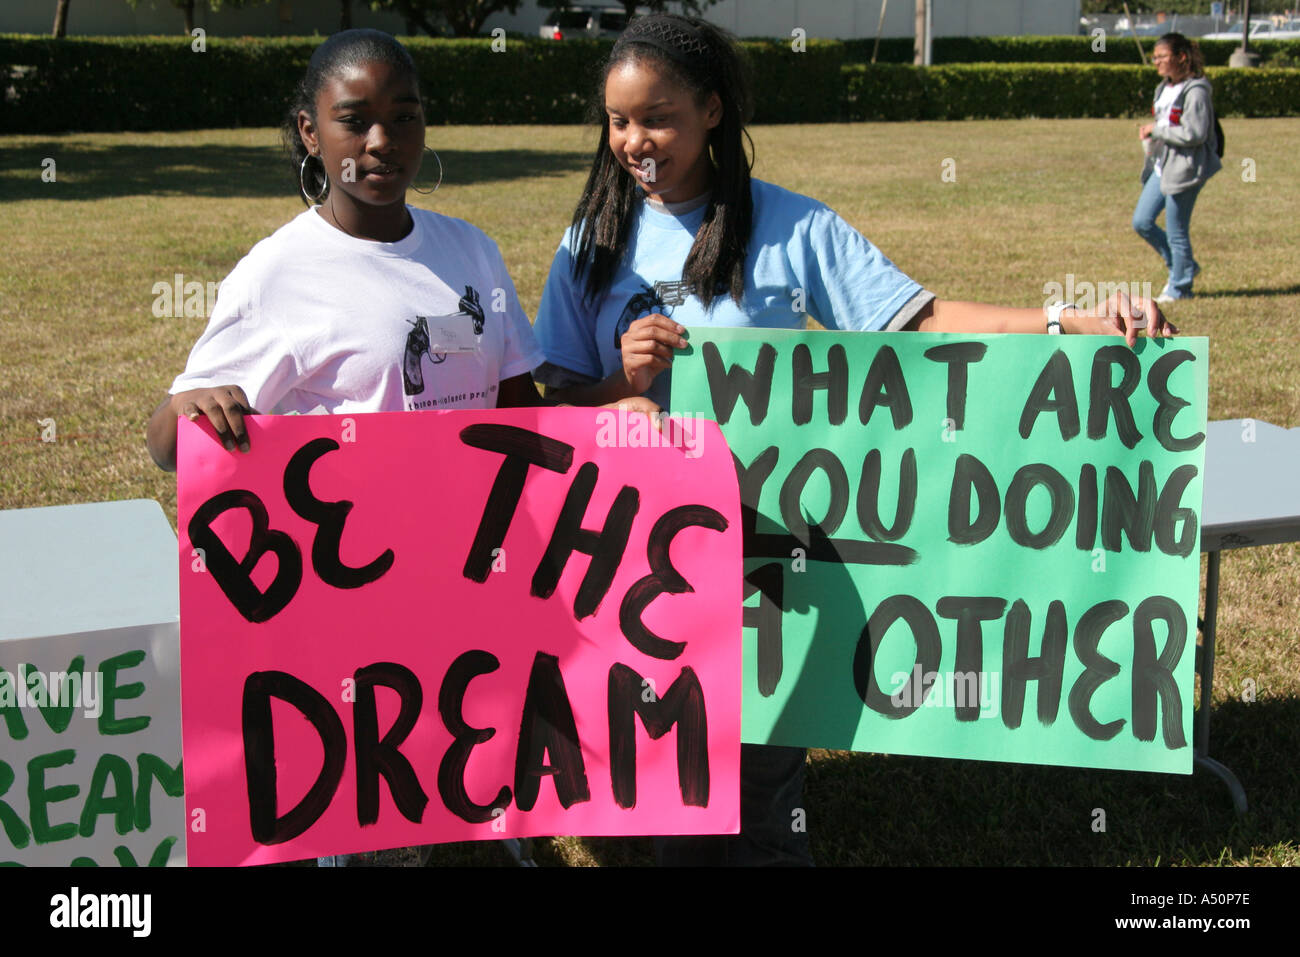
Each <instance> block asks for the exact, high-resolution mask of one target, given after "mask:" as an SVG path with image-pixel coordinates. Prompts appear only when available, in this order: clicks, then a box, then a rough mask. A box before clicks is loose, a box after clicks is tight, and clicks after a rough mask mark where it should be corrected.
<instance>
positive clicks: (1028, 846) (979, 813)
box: [806, 698, 1300, 866]
mask: <svg viewBox="0 0 1300 957" xmlns="http://www.w3.org/2000/svg"><path fill="white" fill-rule="evenodd" d="M1121 733H1124V732H1121ZM1298 753H1300V700H1297V699H1294V698H1286V699H1279V700H1261V701H1256V702H1253V703H1249V704H1246V703H1242V702H1239V701H1231V702H1223V703H1221V704H1219V705H1216V707H1215V710H1214V715H1213V721H1212V729H1211V735H1210V754H1211V756H1212V757H1215V758H1217V759H1218V760H1220V761H1222V762H1223V763H1225V764H1227V765H1228V766H1229V767H1231V768H1232V770H1233V771H1234V772H1236V774H1237V776H1238V777H1239V778H1240V779H1241V783H1242V785H1243V786H1244V787H1245V789H1246V795H1247V798H1248V800H1249V803H1250V811H1249V813H1248V814H1247V815H1246V816H1244V817H1238V816H1237V815H1236V814H1235V812H1234V811H1233V807H1232V801H1231V798H1230V797H1229V795H1228V791H1227V788H1226V787H1225V786H1224V785H1223V784H1222V782H1220V781H1219V780H1218V779H1217V778H1215V777H1213V776H1212V775H1209V774H1207V773H1205V772H1202V771H1197V772H1196V773H1195V774H1193V775H1190V776H1184V775H1169V774H1155V773H1147V772H1134V771H1101V770H1095V769H1089V768H1067V767H1045V766H1040V765H1020V764H1001V763H994V762H978V761H952V760H944V759H938V758H917V757H902V756H886V755H875V754H850V753H848V752H838V751H837V752H827V753H826V754H825V755H823V756H821V757H820V760H816V761H814V762H813V764H812V765H811V767H810V768H809V780H808V787H807V794H806V797H807V799H808V802H809V833H810V835H811V836H812V838H813V853H814V856H815V858H816V860H817V863H818V864H819V865H823V866H827V865H829V866H835V865H875V866H900V865H901V866H909V865H919V866H943V865H961V866H976V865H983V866H997V865H1001V866H1015V865H1031V866H1032V865H1053V864H1054V865H1073V866H1116V865H1125V864H1133V865H1148V866H1150V865H1156V864H1170V863H1186V864H1192V865H1201V864H1214V863H1218V862H1220V861H1221V860H1226V859H1227V858H1232V859H1233V860H1235V861H1237V862H1245V861H1248V860H1250V859H1251V857H1252V855H1256V854H1257V855H1259V857H1260V858H1261V859H1262V861H1261V862H1264V861H1267V862H1271V863H1278V862H1279V859H1280V858H1283V857H1285V856H1286V855H1287V854H1288V853H1289V854H1291V855H1294V853H1295V845H1296V844H1297V843H1298V842H1300V767H1298V766H1297V765H1298V762H1297V758H1296V755H1297V754H1298ZM1098 812H1101V813H1100V814H1099V813H1098ZM1102 815H1104V817H1103V816H1102ZM1103 825H1104V828H1105V829H1104V830H1102V829H1101V828H1102V826H1103ZM1282 848H1289V851H1287V850H1280V849H1282ZM1279 851H1280V853H1279Z"/></svg>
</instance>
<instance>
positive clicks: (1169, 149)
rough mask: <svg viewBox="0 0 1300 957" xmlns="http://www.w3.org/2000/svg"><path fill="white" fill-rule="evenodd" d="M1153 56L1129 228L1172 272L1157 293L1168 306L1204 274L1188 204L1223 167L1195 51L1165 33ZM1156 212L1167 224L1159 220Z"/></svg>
mask: <svg viewBox="0 0 1300 957" xmlns="http://www.w3.org/2000/svg"><path fill="white" fill-rule="evenodd" d="M1151 58H1152V60H1153V61H1154V62H1155V65H1156V72H1157V73H1159V74H1160V77H1161V81H1160V85H1159V86H1157V87H1156V93H1155V101H1154V104H1153V105H1152V108H1151V112H1152V116H1153V119H1152V121H1151V122H1150V123H1147V124H1145V125H1143V126H1142V127H1141V128H1140V130H1139V131H1138V132H1139V136H1140V137H1141V139H1142V142H1143V144H1144V146H1145V147H1146V153H1147V161H1146V165H1145V166H1144V167H1143V170H1142V195H1141V196H1140V197H1138V202H1137V208H1136V209H1134V210H1133V228H1134V229H1135V230H1136V231H1137V234H1138V235H1139V236H1141V237H1142V238H1143V239H1145V240H1146V241H1147V242H1148V243H1150V244H1151V246H1152V248H1153V249H1155V251H1156V252H1158V253H1159V254H1160V258H1161V259H1163V260H1164V261H1165V266H1166V267H1168V269H1169V280H1168V282H1167V283H1165V288H1164V291H1163V292H1161V293H1160V295H1159V296H1157V297H1156V302H1159V303H1168V302H1173V301H1175V300H1177V299H1188V298H1190V297H1191V295H1192V280H1193V279H1195V278H1196V274H1197V273H1199V272H1200V271H1201V267H1200V264H1199V263H1197V261H1196V258H1195V257H1194V256H1193V255H1192V240H1191V235H1190V227H1191V219H1192V207H1193V206H1195V205H1196V197H1197V194H1199V193H1200V191H1201V187H1202V186H1204V185H1205V181H1206V180H1207V179H1209V178H1210V177H1211V176H1213V175H1214V174H1215V173H1217V172H1218V171H1219V170H1220V169H1221V168H1222V164H1221V163H1220V162H1219V141H1218V137H1217V135H1216V132H1215V126H1216V124H1215V119H1214V102H1213V98H1212V96H1211V94H1212V90H1211V87H1210V81H1209V80H1207V79H1206V78H1205V67H1204V63H1203V61H1202V59H1201V51H1200V48H1199V47H1197V45H1196V44H1195V43H1194V42H1192V41H1191V40H1188V39H1187V37H1185V36H1183V35H1182V34H1181V33H1166V34H1165V35H1164V36H1162V37H1161V38H1160V39H1159V40H1157V41H1156V46H1155V51H1154V52H1153V53H1152V57H1151ZM1161 210H1164V213H1165V228H1164V229H1161V228H1160V227H1159V226H1157V225H1156V218H1157V217H1159V215H1160V211H1161Z"/></svg>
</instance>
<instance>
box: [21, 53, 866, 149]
mask: <svg viewBox="0 0 1300 957" xmlns="http://www.w3.org/2000/svg"><path fill="white" fill-rule="evenodd" d="M319 42H320V41H319V39H312V38H284V39H281V38H268V39H263V38H257V39H249V38H245V39H225V38H219V37H213V38H209V39H208V41H207V49H206V50H205V51H204V52H201V53H198V52H194V51H192V50H191V47H190V41H189V40H187V39H185V38H167V37H139V38H136V37H132V38H109V39H92V40H85V39H64V40H54V39H51V38H48V37H20V36H0V70H3V71H4V74H3V75H6V76H8V77H9V82H8V84H7V85H8V87H9V90H8V93H7V95H6V96H5V97H4V98H3V106H2V110H3V111H2V112H0V129H3V130H6V131H11V132H12V131H19V130H21V131H27V132H56V131H61V130H150V129H152V130H159V129H195V128H203V127H237V126H272V125H276V124H278V123H279V122H280V119H281V116H282V113H283V111H284V109H285V107H286V105H287V103H288V101H289V97H290V96H291V94H292V92H293V86H294V83H295V82H296V81H297V79H298V78H299V77H301V76H302V74H303V72H304V70H305V69H306V65H307V60H308V58H309V57H310V56H311V52H312V50H313V49H315V47H316V45H317V44H318V43H319ZM403 42H404V43H405V45H406V47H407V49H408V50H409V51H410V52H411V56H412V58H413V59H414V60H415V62H416V65H417V67H418V68H419V71H420V79H421V85H422V93H423V95H424V98H425V103H426V108H427V110H428V117H429V122H430V123H578V122H581V121H582V120H583V119H584V117H585V115H586V110H587V106H588V102H589V99H590V96H591V93H592V91H593V90H594V88H595V82H596V78H597V77H598V75H599V70H600V66H601V64H602V63H603V62H604V60H605V58H606V57H607V56H608V54H609V48H610V41H608V40H566V41H564V42H563V43H555V42H552V41H550V40H541V39H540V38H537V39H527V40H526V39H522V38H511V39H509V40H507V41H506V49H505V51H503V52H500V53H497V52H493V50H492V47H491V41H490V40H488V39H481V40H480V39H466V40H441V39H433V38H428V37H417V38H407V39H405V40H403ZM744 47H745V50H746V52H747V54H748V56H749V59H750V62H751V64H752V67H753V76H754V82H755V94H756V95H755V102H756V105H757V109H756V111H755V117H754V118H755V121H756V122H760V123H790V122H813V121H816V120H823V119H831V118H834V117H835V116H836V115H838V113H839V102H840V98H841V95H842V91H843V78H842V75H841V72H840V68H841V65H842V63H843V60H844V48H843V46H842V45H841V44H839V43H835V42H830V41H812V42H810V43H809V44H808V46H807V51H806V52H803V53H795V52H793V51H792V50H791V49H790V46H789V44H788V43H777V42H770V41H767V42H746V43H745V44H744Z"/></svg>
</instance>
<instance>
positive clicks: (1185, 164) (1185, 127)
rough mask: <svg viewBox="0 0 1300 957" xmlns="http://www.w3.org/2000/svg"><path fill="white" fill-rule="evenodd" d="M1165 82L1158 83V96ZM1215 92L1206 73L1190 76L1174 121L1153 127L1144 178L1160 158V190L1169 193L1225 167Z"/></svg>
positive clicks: (1172, 113) (1176, 104) (1172, 116)
mask: <svg viewBox="0 0 1300 957" xmlns="http://www.w3.org/2000/svg"><path fill="white" fill-rule="evenodd" d="M1165 85H1166V84H1165V83H1161V84H1160V85H1159V86H1158V87H1156V93H1155V99H1156V100H1158V99H1160V94H1161V93H1162V92H1163V91H1164V88H1165ZM1211 92H1212V89H1211V87H1210V81H1209V80H1207V79H1206V78H1205V77H1203V76H1196V77H1189V78H1188V79H1187V81H1186V83H1184V84H1183V90H1182V93H1181V94H1180V95H1179V97H1178V99H1177V100H1175V101H1174V105H1173V107H1172V109H1171V110H1170V125H1169V126H1158V127H1156V128H1154V129H1153V130H1152V131H1151V139H1152V140H1153V141H1154V143H1155V148H1154V149H1153V150H1152V151H1151V156H1150V157H1149V158H1148V159H1147V165H1146V168H1145V169H1144V170H1143V171H1142V182H1144V183H1145V182H1146V179H1147V177H1148V176H1149V175H1150V174H1151V168H1152V165H1153V164H1154V162H1155V160H1159V161H1160V192H1162V193H1164V194H1165V195H1166V196H1169V195H1171V194H1173V193H1181V192H1183V191H1184V190H1187V189H1190V188H1191V187H1193V186H1196V185H1197V184H1199V183H1204V182H1205V181H1206V180H1207V179H1209V178H1210V177H1211V176H1213V175H1214V174H1215V173H1217V172H1218V171H1219V170H1221V169H1222V168H1223V164H1222V163H1221V162H1219V152H1218V143H1217V142H1216V140H1215V137H1214V103H1213V100H1212V99H1211ZM1153 102H1154V101H1153Z"/></svg>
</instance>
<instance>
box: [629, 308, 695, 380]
mask: <svg viewBox="0 0 1300 957" xmlns="http://www.w3.org/2000/svg"><path fill="white" fill-rule="evenodd" d="M684 332H686V327H685V326H682V325H679V324H678V323H676V322H673V321H672V320H671V319H669V318H668V317H667V316H665V315H662V314H661V313H657V312H656V313H654V314H653V315H649V316H643V317H642V318H640V319H637V320H636V321H634V322H633V323H632V324H631V325H630V326H628V329H627V332H625V333H623V338H622V341H621V344H620V348H621V349H622V352H623V376H624V378H625V379H626V380H627V384H628V388H629V389H631V391H632V394H633V395H641V394H642V393H643V392H645V391H646V390H647V389H649V388H650V383H652V382H653V381H654V378H655V376H657V375H658V374H659V373H661V372H663V371H664V370H665V369H667V368H668V367H669V366H671V365H672V362H673V350H674V349H685V348H686V340H685V339H683V338H682V334H683V333H684Z"/></svg>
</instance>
